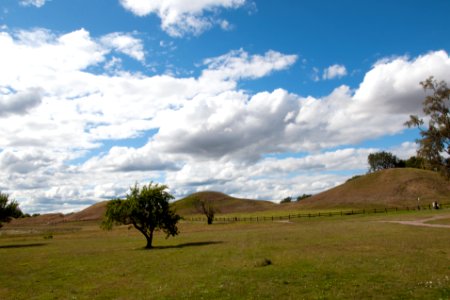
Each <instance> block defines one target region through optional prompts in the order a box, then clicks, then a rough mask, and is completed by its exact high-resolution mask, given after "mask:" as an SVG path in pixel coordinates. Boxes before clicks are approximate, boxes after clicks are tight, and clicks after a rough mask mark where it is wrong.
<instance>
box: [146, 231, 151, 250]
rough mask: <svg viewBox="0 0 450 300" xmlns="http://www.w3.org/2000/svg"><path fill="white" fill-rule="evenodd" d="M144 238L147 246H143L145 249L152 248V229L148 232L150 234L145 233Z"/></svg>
mask: <svg viewBox="0 0 450 300" xmlns="http://www.w3.org/2000/svg"><path fill="white" fill-rule="evenodd" d="M145 238H146V239H147V246H145V249H152V248H153V246H152V240H153V231H151V232H150V235H146V236H145Z"/></svg>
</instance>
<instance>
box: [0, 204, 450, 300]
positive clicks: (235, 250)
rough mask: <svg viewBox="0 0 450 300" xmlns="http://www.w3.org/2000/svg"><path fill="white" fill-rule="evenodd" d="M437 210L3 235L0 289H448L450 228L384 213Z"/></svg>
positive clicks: (423, 294) (393, 294)
mask: <svg viewBox="0 0 450 300" xmlns="http://www.w3.org/2000/svg"><path fill="white" fill-rule="evenodd" d="M439 213H440V214H442V213H445V214H447V215H448V216H449V218H450V213H449V212H448V211H440V212H439ZM433 214H435V213H434V212H430V211H427V212H411V213H409V214H408V215H407V214H398V215H397V214H388V215H383V214H381V215H359V216H346V217H340V216H335V217H329V218H328V217H327V218H314V219H295V220H294V222H292V223H280V222H273V223H272V222H264V223H230V224H213V225H211V226H208V225H206V224H200V223H188V222H183V223H181V224H180V229H181V233H180V235H179V236H177V237H175V238H170V239H167V240H166V239H165V238H164V236H163V235H157V236H156V238H155V241H154V246H155V247H156V248H155V249H153V250H143V246H144V245H145V239H144V238H143V236H141V235H140V234H139V233H137V232H136V231H135V230H134V229H131V230H128V229H127V227H119V228H117V229H114V230H113V231H109V232H105V231H101V230H100V229H98V227H97V225H96V224H94V223H89V222H85V223H82V222H80V223H77V224H75V225H71V224H70V223H67V224H62V225H60V226H61V227H57V228H50V229H52V230H50V229H49V230H48V231H47V232H50V231H51V232H52V235H53V238H52V239H44V235H45V232H46V231H45V230H42V231H41V232H39V233H28V234H27V235H2V236H0V257H1V263H0V283H1V284H0V299H282V298H284V299H449V298H450V239H448V236H449V232H450V231H449V229H447V228H426V227H415V226H406V225H400V224H392V223H383V222H379V221H381V220H398V219H402V218H410V217H416V218H418V219H420V218H426V217H428V216H432V215H433ZM61 228H63V229H64V230H56V229H61ZM70 228H75V229H76V230H69V229H70ZM269 262H270V263H269Z"/></svg>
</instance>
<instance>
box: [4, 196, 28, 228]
mask: <svg viewBox="0 0 450 300" xmlns="http://www.w3.org/2000/svg"><path fill="white" fill-rule="evenodd" d="M22 215H23V213H22V211H21V210H20V208H19V203H17V202H16V201H14V200H11V201H10V199H9V195H8V194H5V193H2V192H0V227H2V226H3V225H2V223H3V222H9V221H11V219H12V218H18V217H21V216H22Z"/></svg>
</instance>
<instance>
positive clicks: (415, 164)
mask: <svg viewBox="0 0 450 300" xmlns="http://www.w3.org/2000/svg"><path fill="white" fill-rule="evenodd" d="M424 166H425V160H424V159H423V158H422V157H418V156H411V157H410V158H408V159H407V160H405V167H406V168H414V169H424Z"/></svg>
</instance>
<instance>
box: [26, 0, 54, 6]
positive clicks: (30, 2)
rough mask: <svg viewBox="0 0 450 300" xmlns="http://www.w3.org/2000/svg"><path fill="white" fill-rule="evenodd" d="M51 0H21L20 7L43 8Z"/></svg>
mask: <svg viewBox="0 0 450 300" xmlns="http://www.w3.org/2000/svg"><path fill="white" fill-rule="evenodd" d="M47 1H49V0H20V2H19V3H20V5H23V6H35V7H41V6H44V5H45V2H47Z"/></svg>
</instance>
